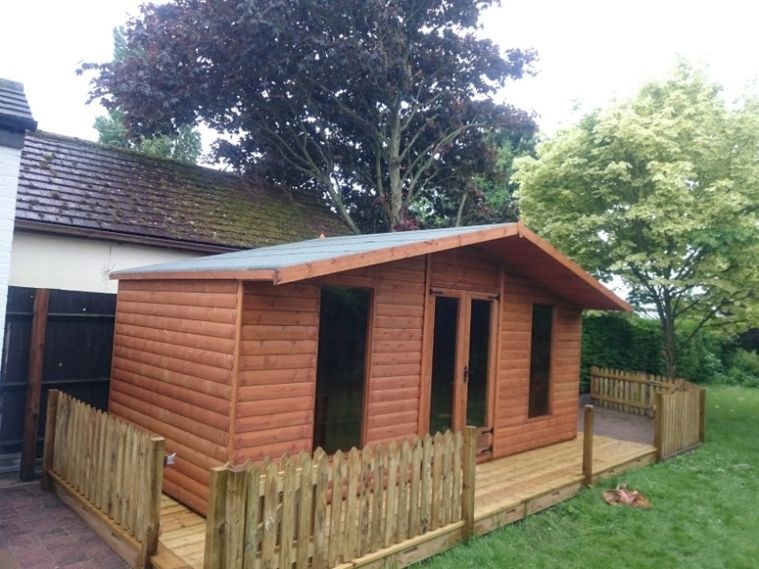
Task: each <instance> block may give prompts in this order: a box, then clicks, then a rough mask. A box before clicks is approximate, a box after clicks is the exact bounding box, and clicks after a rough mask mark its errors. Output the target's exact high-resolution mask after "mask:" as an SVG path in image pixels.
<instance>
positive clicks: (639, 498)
mask: <svg viewBox="0 0 759 569" xmlns="http://www.w3.org/2000/svg"><path fill="white" fill-rule="evenodd" d="M603 498H604V500H605V501H606V503H607V504H611V505H612V506H630V507H633V508H650V507H651V502H649V501H648V498H646V497H645V496H644V495H643V494H641V493H640V492H638V491H637V490H630V489H629V488H628V487H627V484H624V483H623V484H619V485H617V487H616V488H615V489H614V490H606V491H605V492H604V493H603Z"/></svg>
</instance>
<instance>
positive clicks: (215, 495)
mask: <svg viewBox="0 0 759 569" xmlns="http://www.w3.org/2000/svg"><path fill="white" fill-rule="evenodd" d="M228 477H229V469H228V467H226V466H217V467H216V468H212V469H211V475H210V479H209V481H208V489H209V494H208V514H207V516H206V550H205V555H204V558H203V569H224V530H225V525H226V524H225V522H226V509H227V479H228Z"/></svg>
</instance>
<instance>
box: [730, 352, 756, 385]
mask: <svg viewBox="0 0 759 569" xmlns="http://www.w3.org/2000/svg"><path fill="white" fill-rule="evenodd" d="M730 360H731V361H730V368H729V369H728V370H727V373H726V374H725V376H724V378H725V381H726V382H728V383H734V384H738V385H744V386H746V387H759V354H757V353H756V352H749V351H748V350H743V349H737V350H735V352H734V353H733V354H732V356H731V358H730Z"/></svg>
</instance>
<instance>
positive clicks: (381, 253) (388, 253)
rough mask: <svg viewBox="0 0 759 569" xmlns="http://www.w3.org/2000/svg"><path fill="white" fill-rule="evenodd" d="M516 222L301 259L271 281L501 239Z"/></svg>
mask: <svg viewBox="0 0 759 569" xmlns="http://www.w3.org/2000/svg"><path fill="white" fill-rule="evenodd" d="M519 226H520V224H518V223H512V224H509V225H500V226H497V227H489V228H486V229H482V230H480V231H472V232H469V233H464V234H460V235H451V236H449V237H441V238H438V239H429V240H427V241H422V242H420V243H413V244H410V245H409V244H404V245H397V246H395V247H387V248H385V249H379V250H376V251H365V252H361V253H355V254H352V255H344V256H340V257H334V258H331V259H326V260H323V261H315V262H312V263H304V264H302V265H292V266H284V267H280V268H279V269H277V271H276V272H277V275H276V278H275V280H274V284H286V283H292V282H297V281H302V280H305V279H312V278H316V277H323V276H326V275H331V274H333V273H339V272H343V271H350V270H353V269H361V268H364V267H370V266H372V265H379V264H382V263H390V262H393V261H400V260H403V259H409V258H411V257H417V256H420V255H429V254H431V253H439V252H441V251H448V250H450V249H457V248H459V247H466V246H467V245H476V244H478V243H484V242H487V241H494V240H496V239H503V238H504V237H511V236H514V235H517V234H518V232H519Z"/></svg>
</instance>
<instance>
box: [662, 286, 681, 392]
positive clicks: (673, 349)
mask: <svg viewBox="0 0 759 569" xmlns="http://www.w3.org/2000/svg"><path fill="white" fill-rule="evenodd" d="M660 317H661V326H662V332H663V334H664V342H663V344H664V345H663V346H662V353H663V355H664V365H665V373H666V374H667V377H668V378H670V379H674V378H675V374H676V373H677V334H676V333H675V318H674V315H673V313H672V302H671V299H670V298H669V295H667V294H665V296H664V302H663V313H662V314H660Z"/></svg>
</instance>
